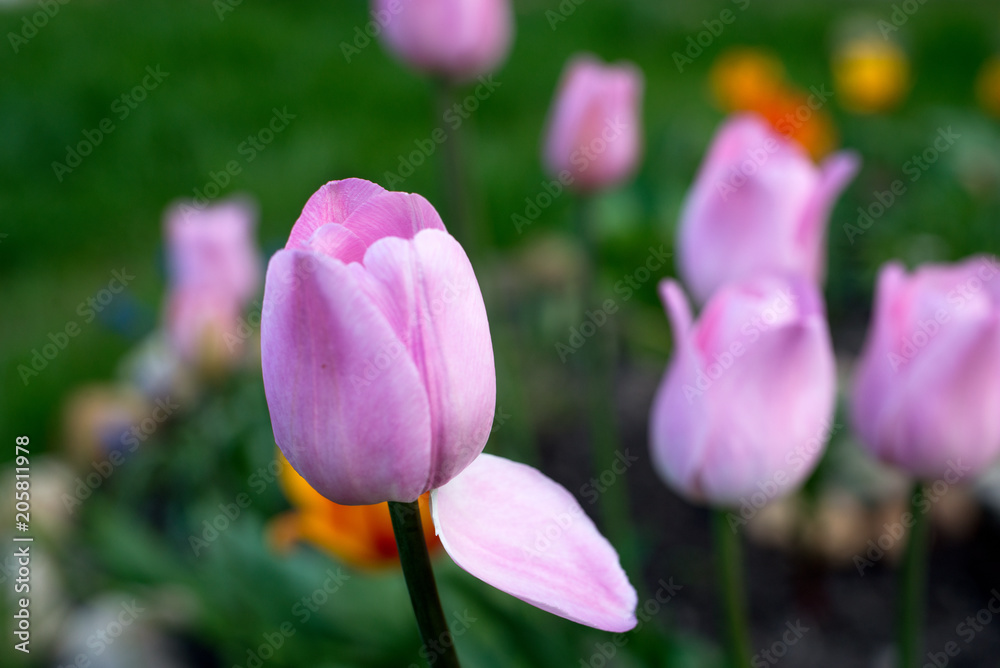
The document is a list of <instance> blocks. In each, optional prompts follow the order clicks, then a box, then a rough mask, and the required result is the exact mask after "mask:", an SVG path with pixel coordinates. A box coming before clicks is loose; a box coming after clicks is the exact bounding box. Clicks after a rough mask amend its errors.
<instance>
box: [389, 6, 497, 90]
mask: <svg viewBox="0 0 1000 668" xmlns="http://www.w3.org/2000/svg"><path fill="white" fill-rule="evenodd" d="M372 15H373V17H374V18H375V20H376V21H377V23H378V24H379V25H380V26H381V28H382V32H381V35H382V38H383V40H384V41H385V43H386V45H387V46H388V47H389V49H390V50H391V51H393V52H394V53H395V54H396V55H397V56H398V57H399V58H400V59H402V60H404V61H405V62H407V63H408V64H409V65H411V66H412V67H414V68H415V69H417V70H420V71H423V72H427V73H429V74H435V75H439V76H444V77H447V78H449V79H451V80H454V81H462V80H465V79H474V78H476V77H477V76H480V75H482V74H489V73H490V72H492V71H493V70H494V69H495V68H496V67H498V66H499V65H500V63H501V62H502V61H503V60H504V58H506V57H507V53H508V51H509V50H510V44H511V39H512V37H513V32H514V27H513V25H514V19H513V16H512V11H511V7H510V2H509V0H373V2H372Z"/></svg>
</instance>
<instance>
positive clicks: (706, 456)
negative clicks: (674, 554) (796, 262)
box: [650, 276, 836, 506]
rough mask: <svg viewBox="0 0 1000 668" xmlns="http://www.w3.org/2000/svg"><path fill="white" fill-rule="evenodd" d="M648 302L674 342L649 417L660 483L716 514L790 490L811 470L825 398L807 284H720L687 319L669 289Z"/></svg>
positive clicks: (815, 298) (823, 366) (817, 311)
mask: <svg viewBox="0 0 1000 668" xmlns="http://www.w3.org/2000/svg"><path fill="white" fill-rule="evenodd" d="M660 296H661V297H662V298H663V302H664V306H665V307H666V309H667V313H668V314H669V316H670V320H671V323H672V326H673V333H674V355H673V359H672V360H671V362H670V366H669V367H668V369H667V372H666V374H665V375H664V377H663V381H662V382H661V384H660V387H659V390H658V391H657V393H656V398H655V399H654V403H653V410H652V414H651V417H650V435H651V442H652V450H653V462H654V464H655V465H656V467H657V470H658V471H659V473H660V474H661V476H662V477H663V478H664V480H665V481H666V482H667V483H668V484H670V485H671V486H672V487H673V488H674V489H676V490H677V491H678V492H679V493H680V494H682V495H684V496H686V497H687V498H689V499H691V500H694V501H700V502H707V503H710V504H713V505H719V506H727V505H739V504H740V503H741V502H742V500H743V499H745V498H748V497H750V496H752V495H754V494H757V493H759V492H763V493H764V494H765V495H766V496H767V497H768V499H773V498H776V497H778V496H781V495H783V494H785V493H787V492H789V491H792V490H793V489H795V488H796V487H797V486H798V485H799V484H800V483H801V482H802V481H803V480H804V479H805V478H806V476H807V475H808V474H809V473H810V472H811V471H812V469H813V468H814V467H815V465H816V463H817V462H818V461H819V457H820V454H821V453H822V444H823V442H824V441H825V435H826V434H827V433H828V432H829V430H830V425H831V423H830V421H831V419H832V417H833V408H834V399H835V396H836V376H835V363H834V356H833V348H832V346H831V343H830V334H829V331H828V328H827V324H826V319H825V316H824V313H823V304H822V299H821V297H820V295H819V292H818V291H817V289H816V287H815V286H813V285H812V284H811V283H809V282H808V281H805V280H803V279H801V278H796V277H792V278H788V279H785V278H778V277H774V276H765V277H758V278H755V279H751V280H749V281H743V282H739V283H730V284H728V285H726V286H725V287H723V288H721V289H720V290H719V291H718V292H717V293H716V294H715V295H714V296H713V297H712V299H711V300H710V301H709V302H708V304H707V305H706V306H705V308H704V310H703V311H702V313H701V315H700V317H699V318H698V320H697V321H693V320H692V316H691V309H690V306H689V304H688V301H687V298H686V297H685V296H684V294H683V292H682V291H681V289H680V286H678V284H677V283H676V282H674V281H673V280H669V279H667V280H664V281H663V282H662V283H661V284H660Z"/></svg>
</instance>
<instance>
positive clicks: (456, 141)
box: [434, 79, 479, 257]
mask: <svg viewBox="0 0 1000 668" xmlns="http://www.w3.org/2000/svg"><path fill="white" fill-rule="evenodd" d="M434 92H435V96H436V98H437V110H438V114H437V118H438V119H439V121H440V122H441V123H442V125H440V126H438V127H436V128H435V130H434V132H435V133H436V132H437V130H438V129H443V131H444V141H443V143H442V145H441V153H442V155H441V164H442V181H443V183H442V184H441V186H442V189H443V190H444V194H445V201H446V206H447V209H446V211H445V215H446V216H447V217H446V218H445V221H444V224H445V227H447V228H448V231H449V232H450V233H451V234H452V236H454V237H455V238H456V239H458V242H459V243H460V244H462V247H463V248H464V249H465V252H466V254H468V255H469V257H475V256H476V255H477V254H478V250H479V249H478V248H477V245H476V244H477V239H476V230H475V228H474V226H473V224H472V221H471V219H470V218H469V211H468V204H467V202H466V201H465V193H466V191H467V189H468V184H467V183H466V181H465V167H463V164H462V162H463V161H462V145H461V141H460V135H459V130H460V129H461V125H460V122H461V120H460V119H462V118H465V116H461V117H460V116H458V115H456V114H455V113H454V112H453V113H452V114H451V115H450V118H451V119H454V120H457V121H459V123H454V124H453V123H452V121H451V120H445V119H446V118H449V114H448V111H449V110H450V109H453V108H454V107H455V106H457V104H456V100H457V97H458V94H457V91H456V87H455V84H453V83H452V82H450V81H448V80H447V79H437V80H435V91H434ZM456 125H457V126H458V127H455V126H456ZM434 141H436V140H434Z"/></svg>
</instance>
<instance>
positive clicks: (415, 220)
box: [344, 192, 445, 246]
mask: <svg viewBox="0 0 1000 668" xmlns="http://www.w3.org/2000/svg"><path fill="white" fill-rule="evenodd" d="M344 227H346V228H347V229H349V230H350V231H351V232H353V233H354V234H356V235H357V236H358V238H360V239H361V241H362V242H364V244H365V245H366V246H370V245H371V244H373V243H375V242H376V241H378V240H379V239H382V238H385V237H399V238H401V239H412V238H413V237H414V236H415V235H416V234H417V232H420V231H421V230H441V231H444V229H445V227H444V223H443V222H441V216H439V215H438V212H437V210H436V209H435V208H434V207H433V206H431V203H430V202H428V201H427V200H426V199H424V198H423V197H421V196H420V195H411V194H410V193H399V192H385V193H382V194H379V195H376V196H375V197H372V198H371V199H369V200H368V201H367V202H365V203H363V204H362V205H361V206H359V207H358V208H357V209H355V210H354V211H353V212H352V213H351V215H349V216H348V217H347V218H346V219H344Z"/></svg>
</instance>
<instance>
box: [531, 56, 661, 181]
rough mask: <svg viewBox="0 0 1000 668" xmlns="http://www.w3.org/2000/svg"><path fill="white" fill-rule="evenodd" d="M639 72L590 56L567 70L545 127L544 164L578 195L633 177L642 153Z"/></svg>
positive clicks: (641, 85)
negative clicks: (577, 191)
mask: <svg viewBox="0 0 1000 668" xmlns="http://www.w3.org/2000/svg"><path fill="white" fill-rule="evenodd" d="M642 89H643V77H642V72H641V71H639V69H638V68H637V67H636V66H634V65H632V64H631V63H622V64H619V65H604V64H603V63H601V62H600V61H598V60H597V59H595V58H593V57H592V56H589V55H582V56H577V57H575V58H574V59H572V60H570V62H569V63H568V64H567V65H566V69H565V70H564V71H563V75H562V80H561V81H560V82H559V88H558V90H557V91H556V97H555V100H554V101H553V104H552V108H551V109H550V112H549V119H548V122H547V129H546V133H545V135H546V138H545V151H544V156H543V158H544V161H545V167H546V169H547V170H548V171H549V173H550V174H551V175H552V176H555V177H557V178H558V179H559V180H560V181H562V182H563V183H566V184H572V186H573V187H574V188H575V189H577V190H580V191H591V190H597V189H601V188H609V187H612V186H614V185H617V184H619V183H621V182H622V181H624V180H626V179H627V178H628V177H629V176H631V175H632V173H633V172H635V170H636V168H637V167H638V165H639V159H640V157H641V154H642V121H641V109H640V107H641V105H642Z"/></svg>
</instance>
